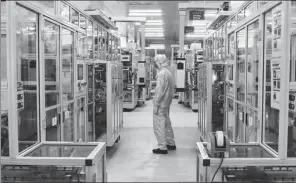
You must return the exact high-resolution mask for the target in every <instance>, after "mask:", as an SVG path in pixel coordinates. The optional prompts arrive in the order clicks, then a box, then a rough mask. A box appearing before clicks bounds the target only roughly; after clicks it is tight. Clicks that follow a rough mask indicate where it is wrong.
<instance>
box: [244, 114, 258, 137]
mask: <svg viewBox="0 0 296 183" xmlns="http://www.w3.org/2000/svg"><path fill="white" fill-rule="evenodd" d="M258 120H259V119H258V113H257V111H254V110H252V109H247V115H246V119H245V123H246V132H245V134H246V136H245V138H246V141H245V142H257V130H258V126H257V125H258V124H257V121H258Z"/></svg>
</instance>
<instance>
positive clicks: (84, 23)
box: [79, 14, 87, 30]
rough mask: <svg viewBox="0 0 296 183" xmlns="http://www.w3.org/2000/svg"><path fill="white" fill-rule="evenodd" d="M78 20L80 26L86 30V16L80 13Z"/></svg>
mask: <svg viewBox="0 0 296 183" xmlns="http://www.w3.org/2000/svg"><path fill="white" fill-rule="evenodd" d="M79 21H80V23H79V26H80V28H82V29H84V30H86V26H87V25H86V21H87V20H86V17H85V16H84V15H81V14H80V17H79Z"/></svg>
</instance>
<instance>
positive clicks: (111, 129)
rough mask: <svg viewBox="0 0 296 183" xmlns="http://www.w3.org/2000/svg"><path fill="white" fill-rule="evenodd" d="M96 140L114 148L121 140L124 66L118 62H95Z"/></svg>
mask: <svg viewBox="0 0 296 183" xmlns="http://www.w3.org/2000/svg"><path fill="white" fill-rule="evenodd" d="M94 78H95V79H94V81H95V82H94V89H95V90H94V95H95V112H94V116H95V125H94V126H95V140H96V141H103V142H105V141H106V142H107V146H112V145H113V144H114V142H117V141H118V140H119V139H120V132H121V129H122V127H123V118H122V114H123V111H122V109H123V108H122V104H123V101H122V93H123V89H122V88H123V87H122V83H123V82H122V65H121V63H118V62H103V61H99V62H95V65H94Z"/></svg>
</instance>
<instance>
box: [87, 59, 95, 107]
mask: <svg viewBox="0 0 296 183" xmlns="http://www.w3.org/2000/svg"><path fill="white" fill-rule="evenodd" d="M87 73H88V83H87V86H88V95H87V98H88V99H87V101H88V103H91V102H93V101H94V79H93V76H94V74H93V65H92V64H89V65H88V72H87Z"/></svg>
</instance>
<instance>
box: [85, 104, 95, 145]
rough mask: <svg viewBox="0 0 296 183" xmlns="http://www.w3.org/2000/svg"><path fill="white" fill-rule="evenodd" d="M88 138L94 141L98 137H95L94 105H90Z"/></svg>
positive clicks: (89, 140)
mask: <svg viewBox="0 0 296 183" xmlns="http://www.w3.org/2000/svg"><path fill="white" fill-rule="evenodd" d="M87 119H88V120H87V140H88V142H92V141H94V140H96V139H93V135H94V134H93V133H94V105H93V104H89V105H88V118H87Z"/></svg>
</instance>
